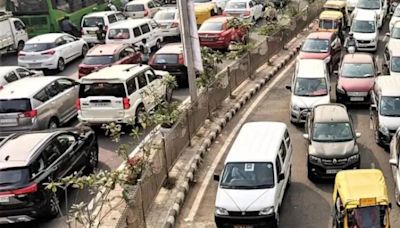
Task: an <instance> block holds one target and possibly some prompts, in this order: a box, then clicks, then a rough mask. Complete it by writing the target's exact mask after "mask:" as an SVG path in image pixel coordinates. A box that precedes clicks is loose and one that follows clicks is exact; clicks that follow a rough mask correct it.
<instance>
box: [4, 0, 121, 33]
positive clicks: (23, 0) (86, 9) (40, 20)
mask: <svg viewBox="0 0 400 228" xmlns="http://www.w3.org/2000/svg"><path fill="white" fill-rule="evenodd" d="M107 2H108V1H107V0H7V2H6V10H7V11H11V12H12V14H13V15H14V16H16V17H18V18H20V19H21V20H22V21H23V22H24V23H25V25H26V28H27V32H28V34H29V37H34V36H37V35H40V34H45V33H49V32H59V31H60V25H59V23H60V22H61V20H62V19H63V18H64V17H65V16H69V18H70V20H71V21H72V23H74V24H75V25H77V26H79V25H80V22H81V20H82V17H83V16H84V15H86V14H89V13H91V12H94V11H102V10H104V9H105V8H106V7H107ZM113 3H114V5H115V6H117V7H118V8H120V7H121V5H122V3H121V1H120V0H113Z"/></svg>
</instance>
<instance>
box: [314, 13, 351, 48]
mask: <svg viewBox="0 0 400 228" xmlns="http://www.w3.org/2000/svg"><path fill="white" fill-rule="evenodd" d="M344 23H345V22H344V19H343V14H342V13H341V12H338V11H332V10H327V11H323V12H322V13H321V14H320V15H319V22H318V31H321V32H336V33H337V34H338V36H339V37H340V39H341V41H342V42H344V34H343V32H344V27H345V25H344Z"/></svg>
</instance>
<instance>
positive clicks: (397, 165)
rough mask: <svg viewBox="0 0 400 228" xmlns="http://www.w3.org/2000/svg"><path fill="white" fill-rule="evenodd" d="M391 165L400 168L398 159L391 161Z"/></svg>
mask: <svg viewBox="0 0 400 228" xmlns="http://www.w3.org/2000/svg"><path fill="white" fill-rule="evenodd" d="M389 164H390V165H392V166H396V167H399V163H398V162H397V159H396V158H391V159H389Z"/></svg>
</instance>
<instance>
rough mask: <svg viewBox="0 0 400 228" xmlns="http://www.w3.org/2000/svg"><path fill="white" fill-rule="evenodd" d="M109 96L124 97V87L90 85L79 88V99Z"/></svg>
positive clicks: (119, 85)
mask: <svg viewBox="0 0 400 228" xmlns="http://www.w3.org/2000/svg"><path fill="white" fill-rule="evenodd" d="M95 96H111V97H126V91H125V86H124V84H122V83H107V82H100V83H91V84H81V85H80V86H79V98H86V97H95Z"/></svg>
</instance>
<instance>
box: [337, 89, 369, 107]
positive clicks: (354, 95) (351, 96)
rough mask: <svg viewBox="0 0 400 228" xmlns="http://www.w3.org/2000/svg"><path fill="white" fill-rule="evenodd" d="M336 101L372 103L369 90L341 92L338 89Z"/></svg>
mask: <svg viewBox="0 0 400 228" xmlns="http://www.w3.org/2000/svg"><path fill="white" fill-rule="evenodd" d="M336 101H337V102H341V103H356V104H370V103H371V95H370V93H369V92H344V93H342V92H340V91H338V90H336Z"/></svg>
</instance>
